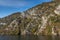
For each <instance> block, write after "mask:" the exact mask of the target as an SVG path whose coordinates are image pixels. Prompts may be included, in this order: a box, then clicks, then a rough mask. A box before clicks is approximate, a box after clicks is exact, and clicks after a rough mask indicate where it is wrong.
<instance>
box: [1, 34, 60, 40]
mask: <svg viewBox="0 0 60 40" xmlns="http://www.w3.org/2000/svg"><path fill="white" fill-rule="evenodd" d="M0 40H60V36H35V35H28V36H6V35H4V36H0Z"/></svg>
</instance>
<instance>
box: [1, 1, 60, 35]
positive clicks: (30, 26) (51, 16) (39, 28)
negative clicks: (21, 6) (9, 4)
mask: <svg viewBox="0 0 60 40" xmlns="http://www.w3.org/2000/svg"><path fill="white" fill-rule="evenodd" d="M13 18H14V19H13ZM2 19H4V18H2ZM2 19H1V20H2ZM8 19H9V18H8ZM11 19H13V20H12V21H10V22H9V21H8V22H9V23H8V22H7V23H8V24H7V25H5V26H4V27H3V28H1V29H0V30H1V31H0V34H12V35H13V34H15V35H17V34H21V35H26V34H33V35H60V4H59V3H58V2H56V1H51V2H47V3H42V4H39V5H37V6H35V7H32V8H30V9H28V10H26V11H24V12H22V13H20V14H17V16H16V15H15V17H14V16H13V17H12V18H11ZM11 19H9V20H11ZM1 22H3V21H1ZM5 23H6V22H5Z"/></svg>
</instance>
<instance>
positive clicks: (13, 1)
mask: <svg viewBox="0 0 60 40" xmlns="http://www.w3.org/2000/svg"><path fill="white" fill-rule="evenodd" d="M26 5H28V2H26V1H20V0H0V6H11V7H22V6H26Z"/></svg>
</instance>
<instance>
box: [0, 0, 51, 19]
mask: <svg viewBox="0 0 60 40" xmlns="http://www.w3.org/2000/svg"><path fill="white" fill-rule="evenodd" d="M49 1H51V0H0V18H2V17H5V16H7V15H10V14H12V13H14V12H22V11H25V10H27V9H29V8H31V7H34V6H35V5H37V4H41V3H43V2H49Z"/></svg>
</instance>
